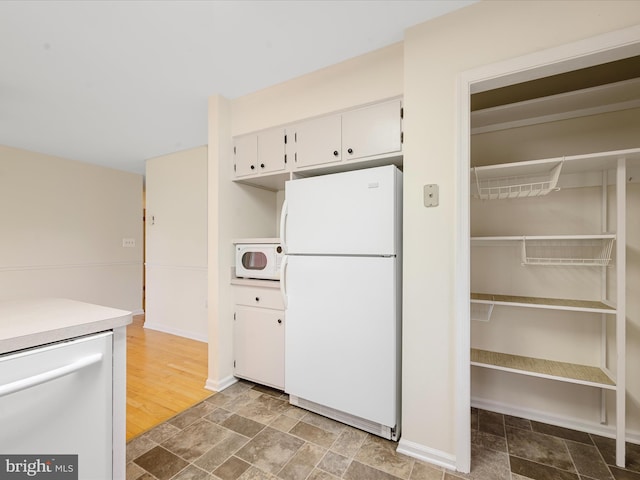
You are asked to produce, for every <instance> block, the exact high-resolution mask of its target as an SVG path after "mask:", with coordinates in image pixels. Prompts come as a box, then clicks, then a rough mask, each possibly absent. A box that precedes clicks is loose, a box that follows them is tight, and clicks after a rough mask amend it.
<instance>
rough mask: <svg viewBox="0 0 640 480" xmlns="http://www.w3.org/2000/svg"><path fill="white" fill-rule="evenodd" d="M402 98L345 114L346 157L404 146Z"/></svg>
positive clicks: (397, 150) (344, 154)
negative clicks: (402, 135) (402, 137)
mask: <svg viewBox="0 0 640 480" xmlns="http://www.w3.org/2000/svg"><path fill="white" fill-rule="evenodd" d="M401 122H402V119H401V105H400V100H394V101H391V102H385V103H381V104H379V105H373V106H370V107H365V108H360V109H358V110H352V111H350V112H345V113H343V114H342V158H344V159H345V160H346V161H349V160H355V159H360V158H364V157H372V156H375V155H385V154H390V153H394V152H400V151H401V150H402V141H401V134H402V133H401V132H402V129H401Z"/></svg>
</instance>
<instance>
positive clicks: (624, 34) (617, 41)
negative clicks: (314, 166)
mask: <svg viewBox="0 0 640 480" xmlns="http://www.w3.org/2000/svg"><path fill="white" fill-rule="evenodd" d="M639 54H640V27H632V28H628V29H624V30H620V31H616V32H611V33H608V34H604V35H600V36H597V37H592V38H589V39H586V40H583V41H579V42H575V43H572V44H569V45H564V46H562V47H557V48H553V49H550V50H547V51H544V52H536V53H535V54H530V55H526V56H523V57H519V58H515V59H511V60H508V61H504V62H499V63H496V64H492V65H488V66H485V67H481V68H478V69H474V70H471V71H467V72H464V73H462V74H461V75H460V76H459V78H458V91H457V99H458V111H457V126H458V154H457V178H458V184H457V185H456V187H457V188H456V190H457V205H458V207H457V212H456V213H457V218H458V219H459V220H458V225H457V238H456V245H457V249H456V259H457V260H456V262H457V264H456V276H457V280H456V306H457V308H456V312H457V313H456V329H457V330H458V331H459V332H463V333H461V334H460V335H459V336H458V337H457V340H456V342H457V345H456V350H457V351H458V352H460V353H459V355H458V356H457V365H456V372H457V378H458V380H457V392H458V399H459V400H458V403H457V405H456V419H457V420H456V421H457V425H456V438H457V444H456V457H457V468H458V470H459V471H462V472H469V470H470V466H471V448H470V431H469V412H470V407H471V386H470V381H471V373H470V349H471V339H470V327H471V321H470V317H471V316H470V309H469V298H470V280H471V273H470V260H471V258H470V224H469V218H470V187H471V182H470V176H469V172H470V167H471V133H472V132H471V110H472V98H475V99H478V98H481V97H483V96H484V97H485V98H488V97H490V96H491V95H492V94H496V92H498V91H499V90H500V89H503V90H502V92H503V93H504V92H505V91H506V90H504V89H508V87H511V86H514V85H518V84H522V83H524V82H531V81H533V80H540V79H546V78H549V77H553V76H557V75H561V74H566V73H567V72H572V71H577V70H581V69H585V68H592V67H598V66H600V65H603V64H607V63H609V62H620V61H624V59H629V58H631V57H637V56H638V55H639ZM623 441H624V439H623Z"/></svg>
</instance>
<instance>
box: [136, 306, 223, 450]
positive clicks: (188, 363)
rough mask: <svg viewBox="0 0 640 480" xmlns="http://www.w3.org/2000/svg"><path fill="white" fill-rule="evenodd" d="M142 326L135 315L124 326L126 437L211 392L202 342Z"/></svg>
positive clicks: (137, 432) (164, 419)
mask: <svg viewBox="0 0 640 480" xmlns="http://www.w3.org/2000/svg"><path fill="white" fill-rule="evenodd" d="M143 325H144V315H136V316H135V317H133V323H132V324H131V325H129V326H128V327H127V441H129V440H130V439H132V438H133V437H135V436H137V435H139V434H141V433H143V432H145V431H147V430H149V429H150V428H152V427H154V426H156V425H158V424H160V423H162V422H164V421H166V420H167V419H169V418H171V417H173V416H174V415H176V414H178V413H180V412H182V411H184V410H186V409H187V408H189V407H191V406H193V405H195V404H196V403H198V402H200V401H202V400H204V399H205V398H207V397H209V396H211V395H212V394H213V392H211V391H209V390H206V389H205V388H204V384H205V382H206V379H207V344H206V343H204V342H198V341H196V340H190V339H188V338H183V337H178V336H175V335H169V334H167V333H162V332H158V331H154V330H145V329H144V328H143Z"/></svg>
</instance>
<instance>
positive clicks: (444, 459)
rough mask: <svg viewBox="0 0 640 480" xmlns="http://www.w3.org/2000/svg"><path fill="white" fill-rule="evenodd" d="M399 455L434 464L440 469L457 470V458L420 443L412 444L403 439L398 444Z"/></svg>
mask: <svg viewBox="0 0 640 480" xmlns="http://www.w3.org/2000/svg"><path fill="white" fill-rule="evenodd" d="M396 450H397V452H398V453H403V454H404V455H408V456H409V457H413V458H417V459H418V460H422V461H423V462H427V463H432V464H434V465H438V466H439V467H444V468H447V469H449V470H454V471H455V470H456V457H455V455H451V454H450V453H446V452H443V451H441V450H436V449H435V448H430V447H427V446H426V445H422V444H420V443H416V442H412V441H410V440H405V439H404V438H401V439H400V441H399V442H398V448H397V449H396Z"/></svg>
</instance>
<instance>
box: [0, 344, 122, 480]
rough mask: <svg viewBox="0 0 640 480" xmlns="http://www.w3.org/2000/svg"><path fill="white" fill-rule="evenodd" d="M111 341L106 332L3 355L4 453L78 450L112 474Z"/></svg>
mask: <svg viewBox="0 0 640 480" xmlns="http://www.w3.org/2000/svg"><path fill="white" fill-rule="evenodd" d="M112 343H113V333H112V332H103V333H98V334H95V335H90V336H87V337H81V338H77V339H74V340H70V341H66V342H59V343H55V344H51V345H47V346H42V347H37V348H32V349H29V350H24V351H20V352H15V353H9V354H6V355H0V425H2V427H1V428H0V455H41V456H42V458H43V459H45V458H49V457H55V455H78V477H77V478H79V479H83V480H94V479H95V480H104V479H110V478H111V477H112V446H113V441H112V435H113V434H112V422H113V420H112V385H113V383H112V381H113V378H112V376H113V371H112V365H113V364H112Z"/></svg>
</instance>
